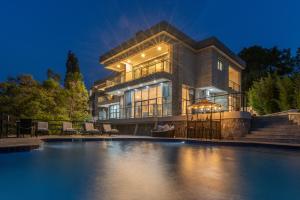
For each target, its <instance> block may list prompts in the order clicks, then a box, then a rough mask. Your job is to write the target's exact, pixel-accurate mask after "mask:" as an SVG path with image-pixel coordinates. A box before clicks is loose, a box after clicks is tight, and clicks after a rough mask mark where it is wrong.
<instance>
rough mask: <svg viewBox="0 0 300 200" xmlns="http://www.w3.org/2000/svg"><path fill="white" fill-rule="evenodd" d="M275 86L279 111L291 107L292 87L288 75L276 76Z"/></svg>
mask: <svg viewBox="0 0 300 200" xmlns="http://www.w3.org/2000/svg"><path fill="white" fill-rule="evenodd" d="M276 86H277V89H278V93H279V95H278V104H279V108H280V110H281V111H284V110H289V109H291V108H293V103H294V102H293V101H294V99H293V97H294V87H293V81H292V79H291V78H290V77H288V76H284V77H279V76H277V77H276Z"/></svg>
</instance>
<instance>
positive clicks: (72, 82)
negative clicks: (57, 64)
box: [65, 51, 89, 120]
mask: <svg viewBox="0 0 300 200" xmlns="http://www.w3.org/2000/svg"><path fill="white" fill-rule="evenodd" d="M66 71H67V72H66V77H65V89H66V94H67V102H68V103H67V110H68V116H69V118H70V119H71V120H86V119H87V118H88V117H89V113H88V98H89V96H88V91H87V89H86V87H85V85H84V82H83V76H82V74H81V73H80V69H79V62H78V59H77V57H76V55H75V54H74V53H72V52H71V51H69V52H68V58H67V62H66Z"/></svg>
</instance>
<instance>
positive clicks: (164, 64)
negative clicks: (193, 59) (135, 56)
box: [106, 59, 171, 87]
mask: <svg viewBox="0 0 300 200" xmlns="http://www.w3.org/2000/svg"><path fill="white" fill-rule="evenodd" d="M132 68H133V69H132V71H130V72H122V73H121V74H120V75H119V76H116V77H114V78H113V79H111V80H107V82H106V84H107V87H112V86H114V85H117V84H120V83H125V82H128V81H131V80H135V79H139V78H142V77H145V76H149V75H151V74H154V73H157V72H168V73H170V72H171V69H170V63H169V61H168V59H162V60H158V61H152V62H148V63H143V64H140V65H136V66H133V67H132Z"/></svg>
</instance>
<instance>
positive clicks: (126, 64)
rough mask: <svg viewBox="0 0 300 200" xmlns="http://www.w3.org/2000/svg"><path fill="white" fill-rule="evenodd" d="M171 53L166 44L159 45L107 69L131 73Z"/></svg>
mask: <svg viewBox="0 0 300 200" xmlns="http://www.w3.org/2000/svg"><path fill="white" fill-rule="evenodd" d="M169 52H170V47H169V45H168V44H166V43H159V44H157V45H155V46H152V47H150V48H148V49H146V50H143V51H140V52H139V53H137V54H135V55H132V56H130V57H128V58H126V59H125V60H122V61H120V62H117V63H114V64H112V65H109V66H106V68H107V69H110V70H114V71H117V72H122V71H126V72H128V71H131V70H132V68H134V67H135V66H137V65H139V64H142V63H144V62H147V61H150V60H152V59H155V58H158V57H162V56H167V55H168V54H169Z"/></svg>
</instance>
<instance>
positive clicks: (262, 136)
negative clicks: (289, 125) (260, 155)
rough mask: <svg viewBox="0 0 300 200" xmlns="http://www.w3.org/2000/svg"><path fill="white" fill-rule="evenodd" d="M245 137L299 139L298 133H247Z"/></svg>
mask: <svg viewBox="0 0 300 200" xmlns="http://www.w3.org/2000/svg"><path fill="white" fill-rule="evenodd" d="M245 138H265V139H300V135H257V134H255V135H252V134H249V135H247V136H246V137H245Z"/></svg>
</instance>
